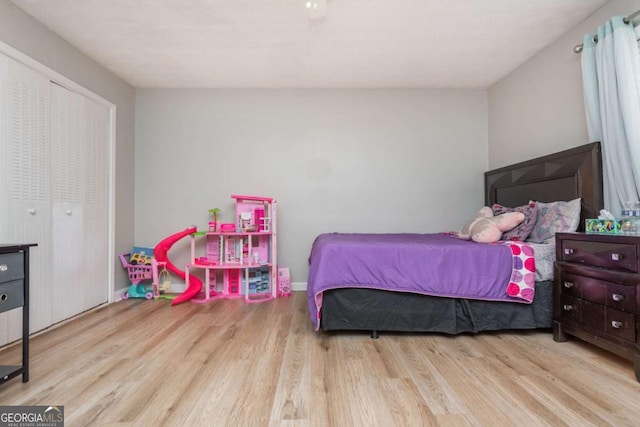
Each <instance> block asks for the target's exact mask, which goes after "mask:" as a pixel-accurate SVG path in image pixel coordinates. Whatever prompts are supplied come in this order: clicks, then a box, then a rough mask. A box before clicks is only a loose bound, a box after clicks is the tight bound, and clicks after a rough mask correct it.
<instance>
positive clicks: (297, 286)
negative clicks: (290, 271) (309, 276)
mask: <svg viewBox="0 0 640 427" xmlns="http://www.w3.org/2000/svg"><path fill="white" fill-rule="evenodd" d="M291 290H292V291H306V290H307V282H292V283H291Z"/></svg>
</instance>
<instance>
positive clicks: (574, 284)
mask: <svg viewBox="0 0 640 427" xmlns="http://www.w3.org/2000/svg"><path fill="white" fill-rule="evenodd" d="M583 279H584V277H583V276H578V275H576V274H571V273H565V272H562V273H560V290H561V292H562V295H571V296H573V297H576V298H580V297H582V289H581V284H582V281H583Z"/></svg>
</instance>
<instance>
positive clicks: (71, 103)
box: [51, 83, 92, 323]
mask: <svg viewBox="0 0 640 427" xmlns="http://www.w3.org/2000/svg"><path fill="white" fill-rule="evenodd" d="M84 120H85V114H84V99H83V97H82V96H81V95H78V94H76V93H74V92H71V91H70V90H67V89H65V88H63V87H61V86H58V85H57V84H55V83H51V196H52V221H53V228H52V236H51V238H52V245H53V247H52V255H53V258H52V269H51V281H52V291H53V294H52V296H51V299H52V320H53V322H54V323H56V322H59V321H61V320H64V319H68V318H69V317H72V316H74V315H75V314H78V313H81V312H83V311H84V310H85V303H84V293H85V289H84V288H85V286H86V285H87V278H86V277H85V276H84V272H85V271H86V270H85V268H84V267H83V264H85V263H91V262H92V260H91V259H89V258H87V257H86V254H84V253H83V231H84V230H83V228H84V227H83V224H84V214H85V212H84V187H85V184H86V182H85V174H84V158H85V137H84V124H85V123H84Z"/></svg>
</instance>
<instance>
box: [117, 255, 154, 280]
mask: <svg viewBox="0 0 640 427" xmlns="http://www.w3.org/2000/svg"><path fill="white" fill-rule="evenodd" d="M118 256H119V257H120V262H121V263H122V266H123V267H124V268H126V269H127V274H128V275H129V281H130V282H131V283H132V284H134V285H137V284H138V283H140V282H141V281H143V280H149V279H153V266H151V265H144V264H130V263H129V257H130V256H131V253H125V254H119V255H118Z"/></svg>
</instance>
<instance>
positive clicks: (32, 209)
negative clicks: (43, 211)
mask: <svg viewBox="0 0 640 427" xmlns="http://www.w3.org/2000/svg"><path fill="white" fill-rule="evenodd" d="M27 212H29V214H30V215H35V214H36V210H35V209H34V208H30V209H29V210H28V211H27Z"/></svg>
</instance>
